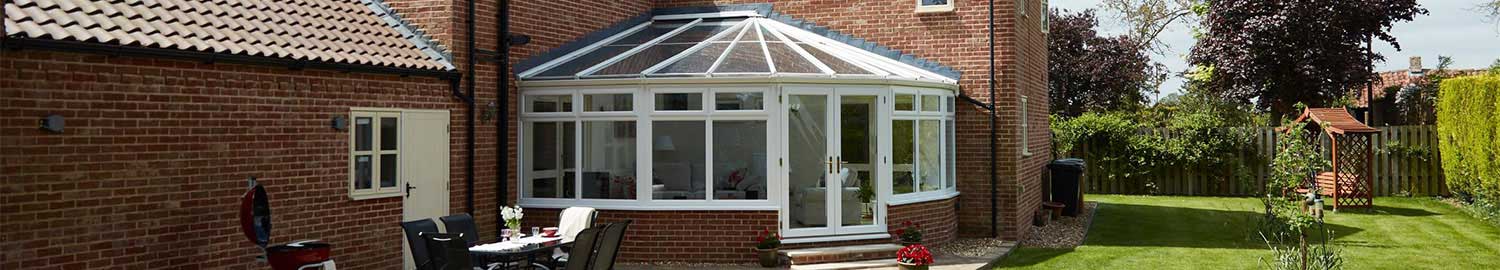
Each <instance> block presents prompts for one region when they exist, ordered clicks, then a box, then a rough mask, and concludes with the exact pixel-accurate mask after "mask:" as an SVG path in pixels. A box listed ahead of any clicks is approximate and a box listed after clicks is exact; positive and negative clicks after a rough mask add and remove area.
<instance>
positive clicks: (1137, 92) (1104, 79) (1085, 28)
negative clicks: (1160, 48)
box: [1047, 10, 1166, 117]
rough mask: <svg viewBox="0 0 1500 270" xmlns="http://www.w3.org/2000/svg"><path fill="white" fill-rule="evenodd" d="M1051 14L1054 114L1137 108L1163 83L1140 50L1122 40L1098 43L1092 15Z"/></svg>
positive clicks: (1049, 49)
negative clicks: (1148, 93)
mask: <svg viewBox="0 0 1500 270" xmlns="http://www.w3.org/2000/svg"><path fill="white" fill-rule="evenodd" d="M1064 12H1065V11H1056V10H1054V11H1050V12H1048V16H1052V17H1051V19H1050V20H1051V24H1050V27H1051V34H1050V35H1048V42H1047V53H1048V55H1049V56H1048V57H1049V60H1050V61H1049V62H1048V63H1047V76H1048V82H1047V86H1048V90H1049V91H1051V96H1052V100H1051V101H1052V105H1051V106H1052V107H1051V111H1052V113H1053V114H1057V115H1062V116H1070V117H1071V116H1078V115H1082V114H1083V113H1084V112H1087V111H1113V110H1124V109H1131V108H1136V107H1139V106H1141V105H1144V104H1145V102H1146V95H1145V93H1146V91H1150V90H1151V88H1152V87H1151V86H1153V85H1154V84H1153V81H1159V80H1161V79H1164V78H1165V77H1166V75H1165V73H1164V71H1163V70H1165V69H1164V68H1163V67H1162V66H1161V65H1159V64H1153V63H1152V62H1151V58H1150V57H1149V56H1148V55H1146V53H1145V51H1144V50H1142V48H1139V47H1136V46H1135V45H1134V44H1135V43H1134V42H1132V40H1130V39H1129V38H1127V37H1103V36H1100V35H1099V33H1098V31H1095V30H1094V28H1095V27H1097V26H1098V25H1099V20H1098V19H1097V18H1096V17H1095V16H1094V13H1093V11H1092V10H1085V11H1083V12H1079V13H1071V14H1064Z"/></svg>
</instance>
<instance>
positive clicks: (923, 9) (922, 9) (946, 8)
mask: <svg viewBox="0 0 1500 270" xmlns="http://www.w3.org/2000/svg"><path fill="white" fill-rule="evenodd" d="M916 4H917V13H937V12H951V11H953V0H948V3H946V4H941V5H924V4H922V0H916Z"/></svg>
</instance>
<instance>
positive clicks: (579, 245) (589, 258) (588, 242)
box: [555, 227, 604, 270]
mask: <svg viewBox="0 0 1500 270" xmlns="http://www.w3.org/2000/svg"><path fill="white" fill-rule="evenodd" d="M603 232H604V227H593V228H588V229H583V231H579V232H578V237H577V238H574V239H573V243H572V244H571V245H572V249H570V250H568V257H567V258H566V259H561V260H559V261H557V262H555V263H557V264H558V265H556V266H561V267H560V268H557V269H568V270H587V269H589V264H590V263H593V262H594V261H593V258H594V251H595V249H596V248H598V246H599V238H600V236H601V235H603Z"/></svg>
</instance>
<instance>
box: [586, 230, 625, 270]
mask: <svg viewBox="0 0 1500 270" xmlns="http://www.w3.org/2000/svg"><path fill="white" fill-rule="evenodd" d="M627 227H630V220H626V221H625V222H619V223H610V224H609V225H607V226H605V227H604V232H603V233H601V234H600V236H599V250H598V251H595V254H594V259H593V260H592V261H593V262H592V263H589V266H590V267H589V268H590V269H594V270H609V269H615V256H616V255H619V254H620V242H622V241H624V240H625V229H626V228H627Z"/></svg>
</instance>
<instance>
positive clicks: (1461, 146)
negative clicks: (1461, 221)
mask: <svg viewBox="0 0 1500 270" xmlns="http://www.w3.org/2000/svg"><path fill="white" fill-rule="evenodd" d="M1437 132H1438V149H1439V151H1440V152H1441V154H1442V161H1443V162H1442V163H1443V174H1444V175H1445V176H1446V178H1447V182H1448V187H1449V188H1450V189H1451V190H1453V191H1454V192H1455V193H1457V194H1458V195H1460V196H1478V197H1480V198H1481V199H1487V200H1490V201H1500V75H1489V76H1471V77H1461V78H1454V79H1447V80H1444V81H1443V84H1442V86H1441V88H1440V89H1439V90H1438V104H1437Z"/></svg>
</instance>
